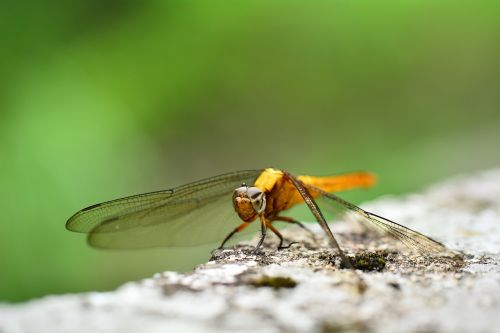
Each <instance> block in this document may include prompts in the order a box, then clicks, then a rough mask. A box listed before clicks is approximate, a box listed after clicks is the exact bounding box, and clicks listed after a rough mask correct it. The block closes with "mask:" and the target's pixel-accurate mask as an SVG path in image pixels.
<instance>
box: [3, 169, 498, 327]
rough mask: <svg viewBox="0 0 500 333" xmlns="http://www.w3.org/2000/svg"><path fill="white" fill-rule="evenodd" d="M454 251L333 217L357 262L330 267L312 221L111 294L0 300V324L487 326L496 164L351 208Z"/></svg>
mask: <svg viewBox="0 0 500 333" xmlns="http://www.w3.org/2000/svg"><path fill="white" fill-rule="evenodd" d="M363 207H364V208H365V209H367V210H369V211H372V212H374V213H380V214H381V215H383V216H387V217H390V218H392V219H394V220H396V221H401V222H403V221H404V222H403V223H404V224H405V225H407V226H408V227H410V228H413V229H416V230H418V231H420V232H423V233H424V234H426V235H429V236H432V237H434V238H435V239H438V240H440V241H442V242H443V243H444V244H445V245H447V246H448V247H449V248H451V249H453V250H456V251H459V252H460V253H462V255H461V256H449V255H448V256H446V255H445V256H433V257H429V256H428V257H423V256H419V255H417V254H412V253H409V252H407V251H405V250H404V249H401V248H400V247H398V245H397V243H396V242H395V241H393V240H392V239H388V238H385V237H376V236H375V235H374V234H373V233H372V232H369V231H367V230H365V229H363V228H360V227H359V226H357V225H355V224H352V223H343V222H339V223H335V224H333V225H332V229H333V231H334V233H336V234H337V235H338V239H339V242H340V243H341V246H342V247H343V248H344V249H345V250H346V254H347V255H349V256H350V257H351V258H352V259H353V261H354V262H355V263H356V265H357V267H358V268H360V269H358V270H356V271H352V270H346V269H340V268H339V263H340V262H339V259H338V258H337V257H336V256H335V254H334V252H333V251H332V250H331V249H329V248H328V247H327V244H326V241H325V240H324V237H323V234H322V233H321V229H320V228H319V226H317V225H315V224H314V225H312V224H311V225H310V226H311V230H312V231H313V235H311V234H309V233H307V232H304V230H302V229H300V228H298V227H290V228H287V229H285V230H284V231H283V233H284V235H285V237H286V239H293V240H294V241H298V242H299V243H298V244H295V245H292V246H291V247H290V248H289V249H286V250H280V251H277V250H275V248H276V245H277V241H276V240H275V239H274V238H273V237H268V239H267V240H266V243H265V244H264V245H265V246H264V248H263V251H262V252H263V253H260V254H258V255H252V254H251V250H252V246H251V245H250V244H251V242H246V243H240V244H239V245H237V246H236V247H234V248H231V249H226V250H222V251H216V252H214V255H213V258H212V260H211V261H209V262H208V263H206V264H203V265H200V266H198V267H197V268H196V269H195V270H194V271H193V272H191V273H187V274H180V273H175V272H164V273H160V274H156V275H155V276H153V277H152V278H150V279H145V280H143V281H139V282H130V283H127V284H125V285H123V286H121V287H120V288H118V289H117V290H115V291H111V292H100V293H86V294H79V295H78V294H77V295H63V296H47V297H44V298H42V299H38V300H33V301H30V302H27V303H24V304H18V305H9V304H3V305H0V332H2V333H7V332H51V333H57V332H65V333H70V332H250V331H253V332H255V331H259V332H344V331H345V332H498V328H499V327H500V315H499V314H500V170H493V171H488V172H483V173H477V174H472V175H468V176H462V177H457V178H454V179H451V180H449V181H446V182H444V183H441V184H438V185H435V186H433V187H431V188H429V189H427V190H426V191H424V192H422V193H419V194H412V195H408V196H405V197H399V198H396V197H394V198H382V199H379V200H377V201H375V202H372V203H369V204H366V205H363Z"/></svg>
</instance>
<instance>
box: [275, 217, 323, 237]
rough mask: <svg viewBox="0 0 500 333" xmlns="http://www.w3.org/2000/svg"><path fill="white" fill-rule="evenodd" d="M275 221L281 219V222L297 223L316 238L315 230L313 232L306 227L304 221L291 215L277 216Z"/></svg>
mask: <svg viewBox="0 0 500 333" xmlns="http://www.w3.org/2000/svg"><path fill="white" fill-rule="evenodd" d="M274 221H280V222H286V223H292V224H296V225H298V226H299V227H301V228H302V229H304V230H305V231H307V232H308V233H309V234H310V235H311V237H313V238H315V237H314V232H312V231H311V230H310V229H309V228H308V227H306V226H305V225H304V224H303V223H301V222H299V221H297V220H295V219H293V218H291V217H286V216H275V217H274V218H273V222H274Z"/></svg>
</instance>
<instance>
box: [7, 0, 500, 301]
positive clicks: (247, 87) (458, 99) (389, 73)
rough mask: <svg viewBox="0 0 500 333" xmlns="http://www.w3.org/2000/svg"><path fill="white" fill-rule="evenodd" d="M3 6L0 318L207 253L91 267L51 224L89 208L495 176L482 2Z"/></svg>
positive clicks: (496, 137)
mask: <svg viewBox="0 0 500 333" xmlns="http://www.w3.org/2000/svg"><path fill="white" fill-rule="evenodd" d="M0 6H1V7H0V34H1V36H0V38H1V40H2V46H1V51H0V153H1V155H0V171H1V172H0V209H1V212H2V214H1V223H0V268H1V271H0V300H6V301H21V300H25V299H29V298H33V297H38V296H42V295H45V294H53V293H64V292H78V291H84V290H106V289H110V288H113V287H116V286H117V285H119V284H121V283H123V282H125V281H127V280H130V279H138V278H141V277H147V276H150V275H151V274H153V273H154V272H158V271H162V270H166V269H176V270H181V271H182V270H189V269H191V268H192V267H193V266H194V265H195V264H196V263H199V262H202V261H204V260H206V259H207V258H208V256H209V251H210V249H211V248H212V247H213V246H204V247H199V248H187V249H168V250H151V251H149V250H148V251H134V252H106V251H98V250H93V249H91V248H89V247H87V245H86V243H85V239H84V237H83V236H82V235H79V234H73V233H70V232H68V231H66V230H65V229H64V223H65V221H66V219H67V218H68V217H69V216H70V215H71V214H72V213H74V212H75V211H76V210H78V209H80V208H83V207H85V206H88V205H90V204H93V203H96V202H100V201H104V200H108V199H113V198H116V197H122V196H124V195H129V194H135V193H140V192H147V191H152V190H159V189H165V188H170V187H172V186H176V185H180V184H183V183H185V182H188V181H192V180H197V179H199V178H203V177H208V176H213V175H216V174H220V173H223V172H226V171H232V170H238V169H248V168H255V167H262V166H264V167H266V166H275V167H278V168H285V169H288V170H290V171H292V172H295V173H305V174H313V175H314V174H317V175H323V174H330V173H337V172H341V171H350V170H359V169H367V170H372V171H374V172H376V173H377V174H378V175H379V179H380V185H379V186H378V187H377V188H376V189H374V190H370V191H368V192H363V193H361V194H350V193H349V194H348V196H347V197H348V198H349V199H351V200H354V201H356V202H360V201H362V200H367V199H371V198H374V197H377V196H379V195H382V194H398V193H404V192H408V191H413V190H418V189H421V188H422V187H424V186H425V185H426V184H430V183H432V182H434V181H437V180H439V179H442V178H445V177H448V176H450V175H454V174H457V173H461V172H466V171H471V170H479V169H484V168H490V167H494V166H498V165H499V164H500V154H499V149H498V146H499V142H500V130H499V124H500V111H499V106H500V94H499V92H500V89H499V88H500V87H499V85H500V84H499V82H500V61H499V59H500V15H499V14H500V10H499V9H500V6H498V3H497V2H495V1H468V2H460V1H404V2H399V1H398V2H397V1H392V2H389V1H368V0H366V1H365V0H361V1H307V2H306V1H304V2H299V1H289V2H286V1H245V2H234V1H227V2H215V1H100V0H92V1H89V0H87V1H70V2H67V1H52V2H51V3H50V4H47V3H45V2H38V1H24V2H14V1H10V2H9V1H3V2H2V5H0ZM304 216H305V217H304V218H306V219H312V218H311V217H310V216H308V215H304Z"/></svg>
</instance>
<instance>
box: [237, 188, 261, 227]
mask: <svg viewBox="0 0 500 333" xmlns="http://www.w3.org/2000/svg"><path fill="white" fill-rule="evenodd" d="M233 206H234V210H235V211H236V213H238V216H239V217H240V218H241V219H242V220H243V221H245V222H251V221H253V220H254V219H255V218H256V217H257V215H259V214H262V213H263V212H264V211H265V210H266V196H265V194H264V192H262V191H261V190H260V189H259V188H258V187H253V186H252V187H248V186H246V185H245V184H242V186H241V187H238V188H237V189H235V190H234V192H233Z"/></svg>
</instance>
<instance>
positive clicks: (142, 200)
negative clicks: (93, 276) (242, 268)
mask: <svg viewBox="0 0 500 333" xmlns="http://www.w3.org/2000/svg"><path fill="white" fill-rule="evenodd" d="M261 171H262V170H247V171H237V172H232V173H227V174H223V175H220V176H216V177H212V178H207V179H203V180H200V181H197V182H194V183H190V184H186V185H183V186H180V187H177V188H173V189H170V190H164V191H157V192H151V193H145V194H139V195H134V196H130V197H125V198H121V199H116V200H112V201H108V202H104V203H101V204H97V205H92V206H90V207H87V208H84V209H82V210H81V211H79V212H77V213H76V214H75V215H73V216H72V217H71V218H70V219H69V220H68V222H67V223H66V228H67V229H68V230H71V231H77V232H84V233H88V234H89V235H88V242H89V244H90V245H92V246H94V247H98V248H114V249H135V248H150V247H159V246H193V245H199V244H206V243H211V242H216V241H218V240H222V239H223V238H224V236H226V235H227V234H228V233H229V232H230V231H231V230H232V229H233V228H234V227H236V226H237V225H238V224H239V223H241V221H239V220H238V217H237V215H236V213H235V212H234V209H233V206H232V202H231V197H232V192H233V190H234V189H235V188H237V187H239V186H241V183H243V182H245V183H247V184H253V182H254V181H255V179H256V178H257V177H258V176H259V174H260V173H261Z"/></svg>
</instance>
